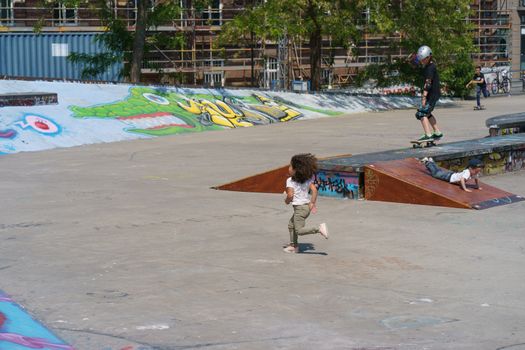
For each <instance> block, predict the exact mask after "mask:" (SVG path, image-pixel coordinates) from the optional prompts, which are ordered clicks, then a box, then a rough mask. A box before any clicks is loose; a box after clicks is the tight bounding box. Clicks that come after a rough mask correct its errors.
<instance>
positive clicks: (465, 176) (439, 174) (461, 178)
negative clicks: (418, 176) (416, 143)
mask: <svg viewBox="0 0 525 350" xmlns="http://www.w3.org/2000/svg"><path fill="white" fill-rule="evenodd" d="M421 162H422V163H423V164H425V166H426V167H427V169H428V171H430V175H432V177H434V178H436V179H439V180H443V181H446V182H450V183H452V184H457V185H459V186H460V187H461V189H462V190H463V191H466V192H472V190H469V189H468V188H467V181H468V180H470V179H474V182H475V183H476V189H478V190H481V187H480V186H479V182H478V175H479V173H480V171H481V169H482V168H483V163H482V162H481V161H480V160H479V159H471V160H469V162H468V167H467V168H466V169H465V170H463V171H461V172H458V173H455V172H453V171H451V170H447V169H443V168H440V167H438V166H437V165H436V163H434V160H433V159H432V158H427V157H425V158H423V159H422V160H421Z"/></svg>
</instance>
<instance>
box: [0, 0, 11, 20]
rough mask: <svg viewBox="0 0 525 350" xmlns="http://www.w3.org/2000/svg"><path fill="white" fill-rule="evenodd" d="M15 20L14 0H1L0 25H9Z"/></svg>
mask: <svg viewBox="0 0 525 350" xmlns="http://www.w3.org/2000/svg"><path fill="white" fill-rule="evenodd" d="M12 22H13V1H12V0H0V25H9V24H12Z"/></svg>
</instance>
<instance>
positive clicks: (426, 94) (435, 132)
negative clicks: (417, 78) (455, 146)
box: [412, 45, 443, 141]
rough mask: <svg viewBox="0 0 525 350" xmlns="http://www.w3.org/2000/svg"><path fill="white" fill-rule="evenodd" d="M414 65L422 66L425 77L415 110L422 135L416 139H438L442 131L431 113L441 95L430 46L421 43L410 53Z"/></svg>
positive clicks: (441, 135)
mask: <svg viewBox="0 0 525 350" xmlns="http://www.w3.org/2000/svg"><path fill="white" fill-rule="evenodd" d="M412 58H413V62H414V63H415V64H416V65H421V66H423V77H424V79H425V82H424V85H423V92H422V93H421V107H420V108H419V109H418V110H417V113H416V119H417V120H419V121H420V122H421V125H422V126H423V132H424V134H423V136H421V137H420V138H419V139H418V141H426V140H432V139H433V140H439V139H440V138H442V137H443V133H442V132H441V131H440V130H439V127H438V125H437V121H436V117H434V115H433V114H432V111H433V110H434V107H435V106H436V103H437V101H438V100H439V97H440V96H441V91H440V86H439V74H438V71H437V68H436V63H435V62H434V60H433V58H432V50H431V49H430V47H428V46H426V45H423V46H421V47H420V48H419V50H417V53H416V54H415V55H412Z"/></svg>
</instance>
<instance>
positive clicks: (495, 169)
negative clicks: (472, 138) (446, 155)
mask: <svg viewBox="0 0 525 350" xmlns="http://www.w3.org/2000/svg"><path fill="white" fill-rule="evenodd" d="M471 158H478V159H481V160H482V162H483V163H484V164H485V168H484V169H483V173H482V174H483V175H497V174H503V173H506V172H511V171H518V170H522V169H525V150H524V149H518V150H510V151H503V152H492V153H488V154H484V155H478V156H475V157H464V158H455V159H447V160H442V161H438V162H437V164H438V165H439V166H441V167H444V168H447V169H450V170H452V171H463V170H464V169H465V168H467V166H468V162H469V160H470V159H471Z"/></svg>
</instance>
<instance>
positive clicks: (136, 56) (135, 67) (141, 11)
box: [130, 0, 148, 83]
mask: <svg viewBox="0 0 525 350" xmlns="http://www.w3.org/2000/svg"><path fill="white" fill-rule="evenodd" d="M147 21H148V1H147V0H138V1H137V23H135V38H134V40H133V54H132V55H133V56H132V58H131V74H130V80H131V82H132V83H138V82H140V72H141V68H142V61H143V59H144V45H145V43H146V29H147V28H146V26H147Z"/></svg>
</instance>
